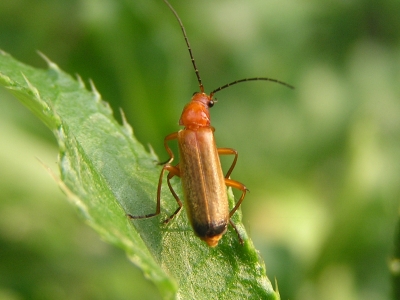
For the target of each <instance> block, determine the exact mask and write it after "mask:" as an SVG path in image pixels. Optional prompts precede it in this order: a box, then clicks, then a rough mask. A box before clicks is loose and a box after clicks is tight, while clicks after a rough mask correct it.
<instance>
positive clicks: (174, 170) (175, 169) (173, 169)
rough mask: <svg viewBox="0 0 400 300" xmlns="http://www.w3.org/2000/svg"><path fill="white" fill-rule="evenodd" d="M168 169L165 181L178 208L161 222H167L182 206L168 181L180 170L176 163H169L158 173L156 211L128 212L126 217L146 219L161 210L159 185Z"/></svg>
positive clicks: (177, 174)
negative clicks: (145, 213) (137, 214)
mask: <svg viewBox="0 0 400 300" xmlns="http://www.w3.org/2000/svg"><path fill="white" fill-rule="evenodd" d="M165 171H168V172H169V173H168V176H167V182H168V187H169V189H170V191H171V193H172V195H173V196H174V198H175V200H176V202H178V205H179V207H178V209H177V210H176V211H175V212H174V213H173V214H172V215H171V216H170V217H169V218H168V219H166V220H165V221H164V222H163V223H168V222H169V221H170V220H171V219H172V218H173V217H174V216H175V215H176V214H177V213H178V212H179V211H180V210H181V208H182V202H181V200H180V199H179V197H178V195H177V194H176V193H175V191H174V189H173V188H172V185H171V183H170V180H171V178H172V177H174V176H180V170H179V167H178V165H176V166H172V165H170V164H167V165H165V166H164V167H163V168H162V170H161V173H160V178H159V179H158V187H157V206H156V212H154V213H151V214H147V215H143V216H133V215H131V214H128V217H129V218H131V219H147V218H151V217H155V216H157V215H159V214H160V211H161V186H162V181H163V177H164V172H165Z"/></svg>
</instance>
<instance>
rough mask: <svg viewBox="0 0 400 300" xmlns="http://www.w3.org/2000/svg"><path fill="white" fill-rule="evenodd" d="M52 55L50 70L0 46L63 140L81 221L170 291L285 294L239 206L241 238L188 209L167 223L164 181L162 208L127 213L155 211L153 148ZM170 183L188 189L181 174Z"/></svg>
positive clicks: (3, 64)
mask: <svg viewBox="0 0 400 300" xmlns="http://www.w3.org/2000/svg"><path fill="white" fill-rule="evenodd" d="M45 59H46V58H45ZM46 61H47V63H48V65H49V68H48V69H47V70H40V69H34V68H32V67H30V66H26V65H24V64H22V63H20V62H18V61H16V60H15V59H13V58H12V57H11V56H10V55H8V54H6V53H4V52H1V53H0V84H1V85H3V86H4V87H6V88H7V89H9V90H10V92H11V93H12V94H14V95H15V96H16V98H18V99H19V100H20V101H21V102H22V103H23V104H24V105H25V106H26V107H28V108H29V109H30V110H32V111H33V112H34V114H35V115H37V116H38V117H39V118H40V119H41V120H42V121H43V122H44V123H45V124H46V125H47V127H49V128H50V129H51V130H52V131H53V133H54V135H55V137H56V139H57V142H58V145H59V149H60V154H59V166H60V174H61V175H60V179H57V181H58V184H59V185H60V187H61V189H62V190H63V191H64V192H65V194H66V195H67V196H68V199H69V200H70V202H71V203H72V204H73V205H74V206H75V207H77V209H78V210H79V211H80V212H81V213H82V215H83V218H84V219H85V221H86V222H87V223H88V224H89V225H90V226H92V227H93V228H94V229H95V230H96V231H97V232H98V233H99V234H100V235H101V236H102V238H103V239H105V240H106V241H108V242H110V243H112V244H114V245H116V246H118V247H120V248H122V249H124V250H125V251H126V253H127V255H128V257H129V258H130V260H131V261H132V262H133V263H135V264H136V265H137V266H138V267H140V268H141V269H142V270H143V272H144V274H145V276H146V277H148V278H149V279H150V280H152V281H153V282H154V283H155V284H156V285H157V286H158V288H159V290H160V292H161V293H162V295H163V297H164V298H165V299H172V298H179V299H279V293H278V292H274V291H273V288H272V285H271V283H270V281H269V280H268V278H267V277H266V274H265V267H264V264H263V262H262V261H260V258H259V256H258V253H257V251H256V250H255V249H254V247H253V244H252V242H251V241H250V239H249V238H248V237H247V235H246V232H245V230H244V228H243V225H242V224H241V222H240V219H241V214H240V212H238V213H236V214H235V215H234V217H233V221H234V222H235V223H236V224H237V227H238V230H239V231H240V233H241V235H242V237H243V239H244V241H245V243H244V245H243V246H242V245H240V244H239V241H238V237H237V235H236V233H235V231H234V230H233V229H232V228H230V229H229V230H228V233H227V234H226V235H225V236H224V237H223V238H222V239H221V241H220V243H219V245H218V246H217V247H215V248H210V247H208V246H207V245H206V244H205V243H204V242H202V241H201V240H200V239H198V238H197V237H196V236H195V235H194V234H193V231H192V229H191V228H190V225H189V223H188V219H187V217H186V214H185V213H181V214H180V215H178V216H177V217H176V218H175V219H174V220H173V221H172V222H170V224H168V225H163V224H161V221H162V220H164V219H165V218H166V217H167V216H169V215H170V214H171V213H172V212H173V211H174V210H175V209H176V207H177V204H176V201H175V200H174V198H173V197H172V196H171V195H170V193H169V191H168V188H165V186H163V190H162V203H161V207H162V210H161V215H160V216H157V217H154V218H150V219H141V220H135V221H131V220H129V219H128V218H127V217H126V215H127V214H128V213H129V214H133V215H143V214H148V213H151V212H154V211H155V205H156V202H155V196H156V190H157V184H158V177H159V173H160V167H159V166H157V164H156V161H157V157H156V156H155V155H154V154H152V153H151V152H150V153H149V152H147V151H146V150H145V148H144V147H143V146H142V145H141V144H140V143H139V142H138V141H137V140H136V139H135V138H134V136H133V133H132V129H131V127H130V126H129V125H128V124H127V122H126V121H125V119H124V118H123V120H124V122H123V124H122V125H120V124H119V123H118V122H117V121H116V120H115V119H114V118H113V115H112V111H111V109H110V107H109V106H108V104H107V103H105V102H104V101H102V100H101V96H100V94H99V93H98V92H97V91H96V89H95V88H94V86H93V84H92V89H91V91H88V90H87V89H86V88H85V86H84V84H83V82H82V80H81V79H80V78H78V79H77V80H75V79H73V78H72V77H71V76H69V75H68V74H65V73H64V72H63V71H61V70H60V69H59V68H58V67H57V65H55V64H54V63H52V62H50V61H49V60H48V59H46ZM173 186H174V188H175V190H176V191H177V193H178V195H182V192H181V188H180V181H179V179H174V180H173ZM229 195H230V201H231V203H230V204H231V205H232V204H233V201H234V200H233V195H232V192H231V191H229Z"/></svg>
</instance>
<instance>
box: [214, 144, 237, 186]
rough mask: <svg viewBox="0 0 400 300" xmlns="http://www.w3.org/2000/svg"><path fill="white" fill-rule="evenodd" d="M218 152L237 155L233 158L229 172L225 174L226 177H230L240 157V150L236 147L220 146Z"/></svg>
mask: <svg viewBox="0 0 400 300" xmlns="http://www.w3.org/2000/svg"><path fill="white" fill-rule="evenodd" d="M217 150H218V154H219V155H235V158H234V159H233V162H232V165H231V167H230V168H229V170H228V172H227V173H226V175H225V178H227V179H229V176H231V173H232V171H233V169H234V168H235V166H236V161H237V159H238V152H237V151H236V150H235V149H232V148H218V149H217Z"/></svg>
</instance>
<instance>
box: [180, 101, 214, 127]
mask: <svg viewBox="0 0 400 300" xmlns="http://www.w3.org/2000/svg"><path fill="white" fill-rule="evenodd" d="M212 105H213V100H212V99H211V98H210V96H208V95H207V94H205V93H196V94H194V95H193V97H192V99H191V100H190V102H189V103H188V104H186V106H185V107H184V108H183V111H182V115H181V118H180V120H179V125H183V126H185V128H187V129H190V130H197V129H198V128H200V127H209V126H210V112H209V107H211V106H212Z"/></svg>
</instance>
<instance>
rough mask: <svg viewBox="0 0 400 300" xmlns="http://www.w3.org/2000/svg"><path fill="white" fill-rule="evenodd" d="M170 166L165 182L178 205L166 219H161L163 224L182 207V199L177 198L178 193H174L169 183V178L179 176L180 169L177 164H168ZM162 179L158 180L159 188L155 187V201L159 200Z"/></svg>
mask: <svg viewBox="0 0 400 300" xmlns="http://www.w3.org/2000/svg"><path fill="white" fill-rule="evenodd" d="M170 167H172V168H171V169H170V170H169V173H168V176H167V183H168V187H169V190H170V191H171V194H172V196H174V198H175V200H176V202H177V203H178V205H179V207H178V208H177V209H176V210H175V211H174V213H173V214H172V215H170V216H169V217H168V218H167V219H165V220H164V221H163V223H164V224H168V222H169V221H171V220H172V219H173V218H174V217H175V216H176V215H177V214H178V213H179V211H180V210H181V209H182V201H181V200H180V199H179V197H178V195H177V194H176V193H175V190H174V188H173V187H172V185H171V179H172V177H174V176H178V177H179V176H180V170H179V164H178V165H176V166H174V167H173V166H170ZM161 182H162V181H160V182H159V188H158V189H157V202H160V193H161V186H160V184H161Z"/></svg>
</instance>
